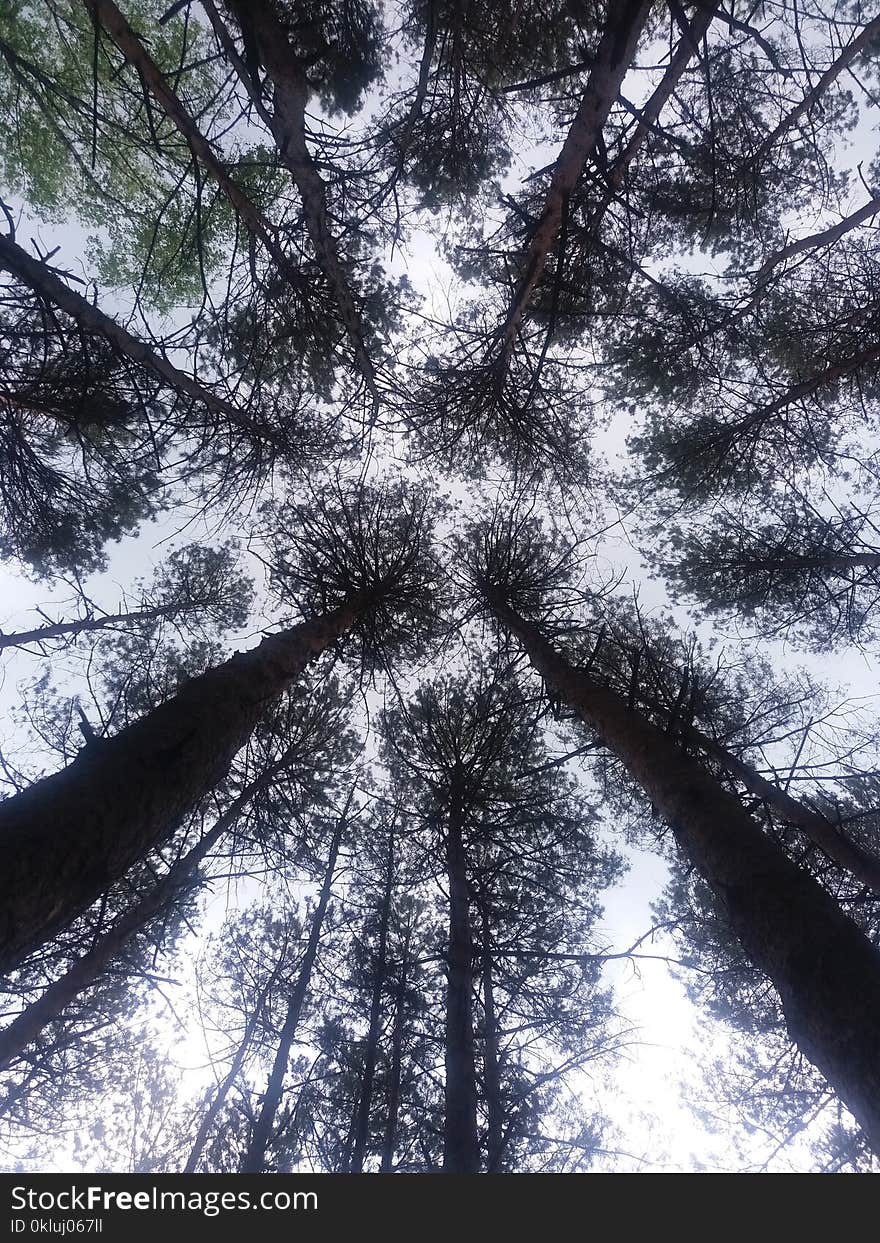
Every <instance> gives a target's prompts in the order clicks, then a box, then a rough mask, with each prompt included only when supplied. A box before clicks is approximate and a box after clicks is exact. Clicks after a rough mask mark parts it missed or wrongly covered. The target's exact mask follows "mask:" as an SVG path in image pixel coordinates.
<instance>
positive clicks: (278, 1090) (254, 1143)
mask: <svg viewBox="0 0 880 1243" xmlns="http://www.w3.org/2000/svg"><path fill="white" fill-rule="evenodd" d="M353 797H354V787H353V786H352V789H351V792H350V793H349V796H348V801H347V802H346V804H345V808H344V810H343V812H342V815H340V816H339V817H338V819H337V821H336V826H335V828H334V830H333V840H332V841H331V843H330V855H329V858H328V860H327V867H326V869H325V871H324V880H323V883H322V885H321V894H320V897H319V898H318V905H317V906H316V907H315V912H314V914H313V916H312V922H311V926H310V928H309V939H308V942H307V943H306V952H305V954H304V956H303V960H302V965H301V966H300V969H299V972H298V974H297V977H296V984H295V985H294V987H293V992H292V993H291V994H290V1000H289V1001H288V1003H287V1014H286V1015H285V1018H284V1026H283V1027H282V1029H281V1035H280V1037H279V1040H278V1048H277V1049H276V1051H275V1060H274V1062H273V1064H272V1071H271V1073H270V1075H269V1081H268V1083H267V1084H266V1091H265V1093H264V1094H263V1103H262V1105H261V1106H260V1112H259V1115H258V1116H257V1121H256V1123H255V1124H254V1129H253V1132H252V1134H251V1138H250V1143H249V1144H248V1150H247V1152H246V1153H245V1156H244V1159H243V1161H242V1163H241V1173H242V1174H261V1173H262V1172H263V1169H264V1167H265V1164H266V1148H267V1147H268V1145H269V1139H270V1136H271V1133H272V1126H273V1124H274V1122H275V1117H276V1114H277V1113H278V1108H279V1106H280V1104H281V1098H282V1096H283V1095H284V1076H285V1075H286V1074H287V1066H288V1063H289V1062H290V1050H291V1048H292V1047H293V1042H294V1040H295V1039H296V1032H297V1028H298V1027H299V1021H300V1017H301V1015H302V1010H303V1005H304V1003H305V999H306V994H307V992H308V989H309V981H310V980H311V977H312V969H313V967H314V965H315V959H316V958H317V956H318V946H319V945H320V942H321V931H322V929H323V926H324V916H325V915H326V914H327V906H328V905H329V902H330V893H331V890H332V888H333V874H334V872H335V871H336V857H337V855H338V854H339V845H340V842H341V841H342V834H343V832H344V830H345V826H346V823H347V820H348V812H349V809H350V807H351V800H352V798H353Z"/></svg>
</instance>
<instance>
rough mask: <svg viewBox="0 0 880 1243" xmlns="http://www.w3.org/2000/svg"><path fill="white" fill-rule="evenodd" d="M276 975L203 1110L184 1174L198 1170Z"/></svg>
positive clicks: (251, 1040)
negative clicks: (229, 1064) (209, 1137)
mask: <svg viewBox="0 0 880 1243" xmlns="http://www.w3.org/2000/svg"><path fill="white" fill-rule="evenodd" d="M277 975H278V968H277V967H276V968H275V970H274V971H273V972H272V974H271V975H270V976H269V979H268V980H267V981H266V983H265V985H264V986H263V988H261V989H260V993H259V996H258V997H257V999H256V1001H255V1002H254V1012H253V1014H252V1015H251V1016H250V1018H249V1019H248V1021H247V1023H246V1024H245V1029H244V1035H243V1036H242V1039H241V1042H240V1044H239V1046H238V1048H237V1049H236V1051H235V1057H234V1058H233V1059H232V1065H231V1066H230V1067H229V1071H228V1072H227V1074H225V1075H224V1076H223V1079H222V1081H221V1083H220V1084H219V1086H218V1088H217V1091H216V1092H215V1093H214V1097H213V1099H212V1101H211V1104H210V1105H209V1106H208V1108H207V1109H206V1110H205V1113H204V1116H203V1117H202V1120H201V1122H200V1123H199V1129H198V1131H197V1132H196V1137H195V1140H194V1141H193V1146H192V1148H191V1150H190V1154H189V1156H188V1157H187V1160H186V1165H185V1166H184V1167H183V1173H184V1174H195V1172H196V1170H197V1168H198V1164H199V1161H200V1160H201V1159H202V1153H203V1152H204V1150H205V1144H206V1143H207V1142H208V1136H209V1135H210V1133H211V1128H212V1127H213V1125H214V1120H215V1119H216V1117H217V1115H218V1114H219V1112H220V1110H221V1109H222V1108H223V1104H224V1102H225V1100H226V1098H227V1096H228V1095H229V1089H230V1088H231V1087H232V1085H233V1083H235V1080H236V1079H237V1078H238V1075H239V1072H240V1071H241V1068H242V1066H243V1065H244V1060H245V1058H246V1057H247V1055H248V1052H249V1051H250V1047H251V1044H252V1042H253V1039H254V1033H255V1032H256V1030H257V1025H258V1023H259V1021H260V1016H261V1013H262V1010H263V1006H264V1005H265V1004H266V998H267V997H268V996H269V991H270V989H271V988H272V985H273V984H274V983H275V978H276V976H277Z"/></svg>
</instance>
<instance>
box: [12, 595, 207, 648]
mask: <svg viewBox="0 0 880 1243" xmlns="http://www.w3.org/2000/svg"><path fill="white" fill-rule="evenodd" d="M205 603H207V602H206V601H197V602H195V603H191V604H185V605H181V604H157V605H155V606H154V607H152V608H142V609H131V610H130V611H129V612H127V613H101V614H99V615H98V616H97V617H80V618H78V619H77V620H76V621H69V622H47V624H46V625H45V626H37V627H36V628H35V629H33V630H18V631H13V632H11V633H6V632H5V631H2V630H0V651H3V650H4V649H5V648H7V647H24V646H25V645H26V644H29V643H49V642H51V641H52V640H53V639H67V638H72V637H74V636H76V635H80V634H90V633H92V632H93V631H96V630H109V629H111V628H112V627H114V626H134V625H136V624H137V623H138V622H152V621H165V620H171V619H176V618H179V617H182V616H185V615H186V614H187V613H195V612H197V611H198V609H200V608H202V607H204V604H205Z"/></svg>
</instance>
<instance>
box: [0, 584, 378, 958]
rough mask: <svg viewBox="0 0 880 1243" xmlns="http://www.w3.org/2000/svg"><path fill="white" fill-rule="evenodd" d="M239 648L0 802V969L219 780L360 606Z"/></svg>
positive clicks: (160, 837)
mask: <svg viewBox="0 0 880 1243" xmlns="http://www.w3.org/2000/svg"><path fill="white" fill-rule="evenodd" d="M367 607H369V601H368V600H367V599H366V597H362V596H353V597H351V598H350V599H349V600H348V601H346V602H345V603H344V604H342V605H340V606H339V607H338V608H336V609H333V610H331V611H330V612H328V613H325V614H323V615H322V616H319V617H316V618H313V619H312V620H310V621H307V622H303V623H302V624H301V625H299V626H294V627H293V628H292V629H290V630H284V631H280V632H279V633H278V634H275V635H270V636H269V637H268V638H266V639H264V640H263V641H262V643H260V644H259V646H258V647H256V648H254V649H252V650H251V651H249V652H236V653H235V655H234V656H233V657H232V658H231V659H230V660H227V661H225V662H224V663H223V664H221V665H217V666H216V667H215V668H213V669H209V670H208V671H207V672H206V673H203V674H201V675H199V676H198V677H195V678H192V679H191V680H190V681H189V682H187V683H185V684H184V686H183V687H182V688H181V689H180V690H179V691H178V693H177V694H176V695H175V696H174V697H173V698H171V699H170V700H168V701H167V702H166V703H164V704H161V705H160V706H159V707H158V708H155V709H154V710H153V711H152V712H149V713H148V714H147V715H146V716H144V717H142V718H141V719H140V720H139V721H136V722H134V723H133V724H132V725H129V726H126V728H125V729H122V730H120V731H119V733H118V734H116V735H114V736H113V737H111V738H101V739H96V740H95V741H94V742H91V743H89V744H88V745H87V746H85V747H84V748H83V749H82V751H80V753H79V755H78V756H77V758H76V759H75V760H74V761H73V763H71V764H69V765H68V766H67V768H65V769H62V770H61V771H60V772H57V773H54V774H53V775H52V776H50V777H45V778H43V779H42V780H41V781H37V782H35V783H34V784H33V785H32V786H29V787H28V788H27V789H26V790H24V791H23V792H22V793H21V794H17V795H15V796H14V797H12V798H9V799H6V800H5V801H4V802H2V803H0V849H2V850H3V854H4V857H5V859H6V864H5V866H4V868H3V870H2V872H0V971H9V970H11V969H12V968H14V967H15V966H16V965H17V964H18V963H19V962H21V960H22V959H23V958H24V957H26V956H27V955H28V954H29V953H31V952H33V951H34V950H35V949H37V948H38V947H39V946H40V945H42V944H44V943H45V942H46V941H47V940H49V939H50V937H52V936H53V935H54V934H55V933H56V932H58V931H59V929H61V928H63V927H65V926H66V925H67V924H69V923H70V921H71V920H72V919H73V918H74V916H75V915H77V914H79V912H80V911H82V910H83V909H84V908H85V907H87V906H88V905H89V904H90V903H92V902H94V901H95V900H96V899H97V898H98V897H99V896H100V895H101V894H102V893H104V892H106V891H107V889H108V888H109V887H110V886H111V885H112V884H113V883H114V882H115V881H117V880H119V878H120V877H121V876H123V875H124V874H125V872H126V871H127V870H128V868H129V867H130V866H131V865H132V864H133V863H134V862H136V860H138V859H140V858H143V857H144V855H146V854H147V853H148V851H150V850H152V849H153V848H154V847H156V846H158V845H160V844H161V843H162V842H163V841H165V840H167V838H168V837H169V836H170V835H171V834H172V833H173V831H174V829H175V826H176V825H177V824H178V823H179V822H180V820H181V819H182V818H183V816H185V815H187V814H188V813H189V812H190V811H191V810H192V808H193V807H195V806H196V805H197V803H198V802H199V800H200V799H201V798H202V797H203V796H204V795H205V794H206V793H207V792H208V791H209V790H211V789H213V788H214V787H215V786H216V785H218V784H219V782H220V781H222V780H223V778H224V777H225V775H226V773H227V771H228V769H229V765H230V764H231V763H232V760H233V759H234V757H235V755H236V753H237V752H238V751H239V750H240V749H241V747H242V746H243V745H244V744H245V743H246V742H247V740H248V738H249V737H250V735H251V733H252V731H253V729H254V727H255V726H256V725H257V723H258V722H259V721H260V720H261V719H262V718H263V717H264V715H265V713H266V710H267V709H268V707H269V706H270V705H271V704H272V703H273V702H274V700H276V699H277V698H278V696H279V695H281V693H282V692H283V691H284V690H285V689H286V687H287V686H289V685H290V684H291V682H293V681H294V680H295V679H296V678H297V677H298V676H299V674H300V673H302V671H303V670H304V669H305V667H306V666H307V665H308V664H309V663H310V662H311V661H312V660H314V659H315V658H316V657H317V656H319V655H320V654H321V652H323V651H324V650H325V649H326V648H327V647H328V646H329V645H330V644H331V643H333V642H334V640H336V639H338V638H339V637H340V636H341V635H343V634H344V633H345V632H346V631H347V630H348V629H349V628H350V627H351V626H352V625H353V624H354V623H355V622H356V621H357V618H358V617H359V615H360V614H361V613H362V612H363V611H364V609H365V608H367Z"/></svg>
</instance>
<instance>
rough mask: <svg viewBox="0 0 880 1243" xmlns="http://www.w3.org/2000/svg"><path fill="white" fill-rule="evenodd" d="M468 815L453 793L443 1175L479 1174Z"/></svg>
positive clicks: (448, 843)
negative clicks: (466, 839) (466, 843)
mask: <svg viewBox="0 0 880 1243" xmlns="http://www.w3.org/2000/svg"><path fill="white" fill-rule="evenodd" d="M463 827H464V812H463V808H462V805H461V800H460V798H458V797H456V796H455V795H453V798H452V800H451V804H450V812H449V822H448V826H447V833H446V875H447V881H448V884H449V947H448V950H447V983H446V1125H445V1127H444V1133H443V1172H444V1173H445V1174H477V1173H479V1169H480V1146H479V1139H478V1136H477V1077H476V1069H475V1065H474V1010H473V977H474V941H473V932H472V930H471V922H470V903H469V894H468V879H467V860H466V857H465V849H464V836H463Z"/></svg>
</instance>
